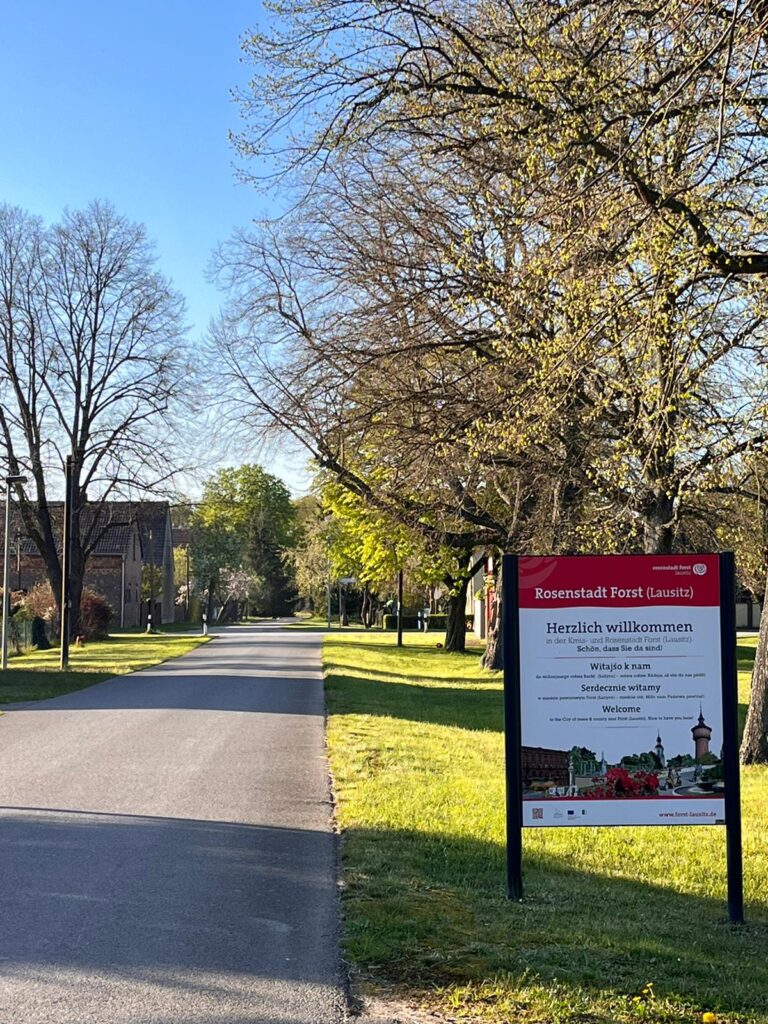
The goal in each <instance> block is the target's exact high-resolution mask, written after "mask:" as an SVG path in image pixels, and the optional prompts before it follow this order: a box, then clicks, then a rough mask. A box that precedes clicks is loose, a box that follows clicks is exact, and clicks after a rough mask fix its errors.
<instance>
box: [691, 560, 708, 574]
mask: <svg viewBox="0 0 768 1024" xmlns="http://www.w3.org/2000/svg"><path fill="white" fill-rule="evenodd" d="M706 571H707V567H706V565H704V563H703V562H697V563H696V564H695V565H694V567H693V572H694V575H696V576H703V575H704V573H705V572H706Z"/></svg>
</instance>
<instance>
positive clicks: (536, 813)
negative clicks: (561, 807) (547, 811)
mask: <svg viewBox="0 0 768 1024" xmlns="http://www.w3.org/2000/svg"><path fill="white" fill-rule="evenodd" d="M531 817H532V818H533V820H534V821H543V820H544V808H543V807H532V808H531Z"/></svg>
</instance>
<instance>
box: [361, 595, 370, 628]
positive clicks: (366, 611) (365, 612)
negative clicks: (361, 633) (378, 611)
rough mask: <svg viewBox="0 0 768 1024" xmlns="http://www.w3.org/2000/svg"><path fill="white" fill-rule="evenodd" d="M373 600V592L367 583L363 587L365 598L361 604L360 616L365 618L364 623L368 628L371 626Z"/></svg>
mask: <svg viewBox="0 0 768 1024" xmlns="http://www.w3.org/2000/svg"><path fill="white" fill-rule="evenodd" d="M372 609H373V601H372V600H371V592H370V590H369V589H368V585H367V584H366V585H365V586H364V587H363V600H362V603H361V605H360V618H361V619H362V620H363V625H364V626H365V628H366V629H370V628H371V619H372V614H371V613H372Z"/></svg>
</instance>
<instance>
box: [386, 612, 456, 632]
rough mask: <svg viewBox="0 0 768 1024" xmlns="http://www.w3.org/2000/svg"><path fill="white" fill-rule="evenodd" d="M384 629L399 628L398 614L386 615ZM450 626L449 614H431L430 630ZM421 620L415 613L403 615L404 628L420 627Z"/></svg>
mask: <svg viewBox="0 0 768 1024" xmlns="http://www.w3.org/2000/svg"><path fill="white" fill-rule="evenodd" d="M382 624H383V626H384V629H397V616H396V615H385V616H384V618H383V619H382ZM447 626H448V616H447V615H430V616H429V628H430V630H433V629H434V630H440V629H446V628H447ZM418 628H419V620H418V618H417V617H416V616H415V615H404V616H403V629H418Z"/></svg>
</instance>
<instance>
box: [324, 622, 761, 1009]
mask: <svg viewBox="0 0 768 1024" xmlns="http://www.w3.org/2000/svg"><path fill="white" fill-rule="evenodd" d="M754 644H755V641H754V640H751V639H750V640H745V641H743V642H742V643H741V644H740V647H739V656H740V668H741V670H742V671H741V674H740V687H741V689H740V694H741V701H742V711H743V710H744V709H745V707H746V699H747V693H748V686H749V667H750V665H751V660H752V658H753V656H754ZM324 662H325V671H326V676H327V679H326V688H327V697H328V709H329V727H328V737H329V749H330V758H331V767H332V771H333V775H334V780H335V786H336V793H337V799H338V819H339V825H340V827H341V829H342V831H343V836H344V842H343V846H342V863H343V871H344V918H345V946H346V955H347V957H348V959H349V961H350V963H351V965H352V967H353V970H354V972H355V974H356V976H357V979H358V981H359V982H360V983H361V985H362V987H363V988H364V989H366V988H367V989H368V991H373V992H375V993H379V994H380V993H382V992H384V993H386V992H390V993H393V994H394V995H396V996H397V997H398V998H404V999H405V1000H406V1001H407V1002H408V1003H409V1004H410V1005H412V1006H421V1007H422V1008H427V1009H429V1010H432V1011H435V1012H437V1013H441V1014H443V1015H444V1016H445V1017H446V1018H447V1019H450V1020H466V1021H469V1020H473V1021H475V1020H476V1021H493V1022H496V1024H501V1022H510V1021H526V1022H529V1021H530V1022H539V1021H547V1022H549V1021H565V1020H568V1021H574V1020H578V1021H581V1022H606V1024H607V1022H609V1021H611V1022H629V1021H637V1020H646V1021H654V1022H656V1021H659V1022H662V1021H663V1022H673V1021H675V1022H677V1021H701V1015H702V1013H703V1012H714V1013H716V1014H717V1016H718V1020H719V1021H720V1022H724V1021H745V1020H755V1021H761V1022H766V1021H768V958H767V957H766V954H765V949H766V944H768V830H767V829H766V823H767V822H766V813H765V807H766V795H767V793H768V770H766V769H764V768H750V769H745V770H744V772H743V780H742V787H743V789H742V797H743V811H744V867H745V892H746V901H747V906H746V914H747V921H748V923H747V924H746V925H745V926H743V927H741V928H734V927H732V926H731V925H729V924H728V922H727V919H726V907H725V840H724V830H723V829H721V828H715V827H709V828H706V827H704V828H697V827H686V828H678V829H672V828H660V827H654V828H614V829H602V830H600V829H589V828H578V829H573V830H569V829H541V830H538V829H528V830H526V831H525V836H524V843H525V883H526V893H527V895H526V899H525V901H524V903H523V904H520V905H518V904H514V903H510V902H508V901H507V900H506V899H505V898H504V845H503V843H504V776H503V748H502V731H501V730H502V701H501V681H500V679H499V677H498V675H495V674H490V673H485V672H483V671H482V670H481V669H480V668H479V666H478V658H477V655H476V654H475V655H451V654H445V653H443V652H440V651H437V650H435V647H434V644H433V643H430V644H429V645H426V644H424V643H423V638H420V637H418V636H413V635H407V636H406V647H405V649H404V650H398V649H397V647H395V646H394V637H392V636H390V635H387V634H378V635H370V634H369V635H368V636H365V637H362V636H360V635H344V634H336V635H334V636H328V637H326V639H325V644H324Z"/></svg>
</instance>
